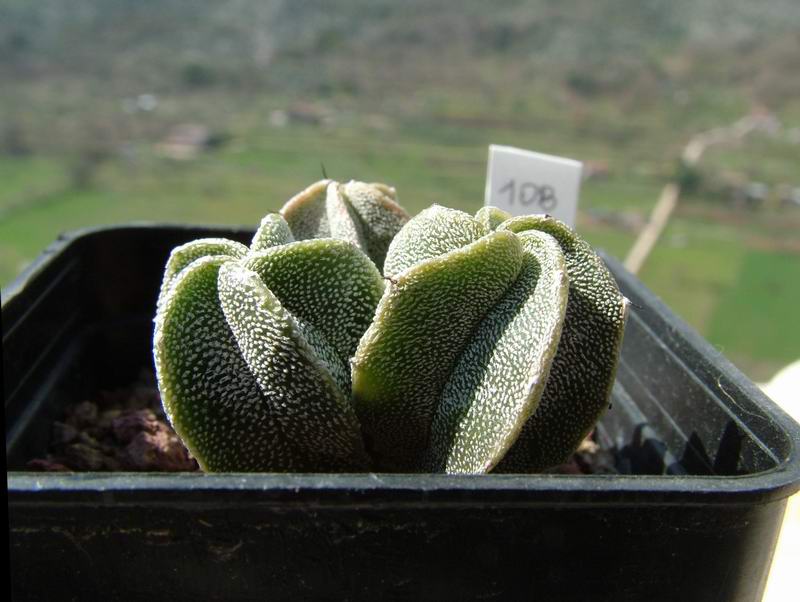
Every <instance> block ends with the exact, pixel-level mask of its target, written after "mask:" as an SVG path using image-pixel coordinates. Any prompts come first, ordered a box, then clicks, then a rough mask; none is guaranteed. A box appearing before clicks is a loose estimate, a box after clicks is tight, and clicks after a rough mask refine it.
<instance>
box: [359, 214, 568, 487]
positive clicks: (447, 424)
mask: <svg viewBox="0 0 800 602" xmlns="http://www.w3.org/2000/svg"><path fill="white" fill-rule="evenodd" d="M508 234H511V236H507V235H508ZM385 272H386V274H387V275H388V277H389V278H390V279H391V282H390V284H389V285H388V287H387V290H386V292H385V293H384V296H383V298H382V299H381V302H380V304H379V305H378V309H377V312H376V315H375V319H374V321H373V323H372V325H371V326H370V328H369V330H368V331H367V332H366V334H365V335H364V337H363V338H362V339H361V342H360V344H359V347H358V350H357V352H356V355H355V358H354V359H353V362H352V365H353V403H354V404H355V407H356V412H357V413H358V416H359V418H360V420H361V423H362V429H363V430H364V433H365V436H366V437H367V447H368V449H369V451H370V452H371V454H372V455H373V459H374V460H375V462H376V465H377V466H378V467H380V468H382V469H384V470H399V471H419V470H426V469H427V470H445V471H448V472H486V471H488V470H490V469H491V468H492V467H493V466H494V465H495V464H496V463H497V462H498V461H499V460H500V459H501V458H502V456H503V454H504V452H505V450H506V449H508V447H509V446H510V445H511V444H512V443H513V441H514V438H515V435H516V433H518V432H519V429H520V428H521V427H522V425H523V424H524V422H525V420H527V418H528V417H529V416H530V415H531V413H532V411H533V409H534V408H535V406H536V404H537V403H538V398H539V396H540V395H541V392H542V390H543V388H544V382H545V380H546V376H547V372H548V370H549V364H550V362H551V361H552V357H553V355H554V353H555V349H556V345H557V342H558V335H559V332H560V329H561V322H562V321H563V317H564V311H565V307H566V290H567V286H566V271H565V267H564V260H563V257H562V255H561V252H560V250H559V248H558V245H557V244H556V243H555V241H553V240H552V239H551V238H550V237H549V236H547V235H541V236H538V235H537V236H517V235H516V234H512V233H511V232H493V233H492V232H488V231H487V228H486V227H484V226H483V225H482V224H480V223H478V222H477V221H476V220H475V219H474V218H472V217H471V216H469V215H468V214H465V213H463V212H460V211H454V210H451V209H445V208H443V207H438V206H434V207H432V208H430V209H428V210H426V211H423V212H422V213H421V214H420V215H418V216H417V217H415V218H413V219H412V220H411V221H410V222H409V223H408V224H407V225H406V226H405V227H404V228H403V230H402V231H401V232H400V234H398V236H397V237H396V238H395V240H394V241H393V242H392V245H391V247H390V249H389V253H388V255H387V258H386V266H385Z"/></svg>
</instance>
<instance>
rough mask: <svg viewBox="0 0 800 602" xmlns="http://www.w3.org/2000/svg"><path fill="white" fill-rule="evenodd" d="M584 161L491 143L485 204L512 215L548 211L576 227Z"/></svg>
mask: <svg viewBox="0 0 800 602" xmlns="http://www.w3.org/2000/svg"><path fill="white" fill-rule="evenodd" d="M582 169H583V164H582V163H581V162H580V161H575V160H574V159H566V158H564V157H556V156H553V155H544V154H542V153H534V152H533V151H527V150H522V149H519V148H513V147H511V146H498V145H496V144H491V145H490V146H489V169H488V173H487V176H486V196H485V200H484V204H486V205H494V206H495V207H499V208H500V209H503V210H504V211H508V212H509V213H510V214H511V215H530V214H532V213H549V214H550V215H552V216H553V217H555V218H556V219H560V220H561V221H562V222H564V223H566V224H567V225H568V226H570V227H572V228H574V227H575V213H576V211H577V209H578V195H579V193H580V188H581V171H582Z"/></svg>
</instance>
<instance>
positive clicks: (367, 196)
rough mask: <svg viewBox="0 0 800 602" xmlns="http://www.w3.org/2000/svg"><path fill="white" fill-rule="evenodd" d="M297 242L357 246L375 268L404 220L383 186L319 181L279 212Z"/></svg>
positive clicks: (393, 196) (380, 264)
mask: <svg viewBox="0 0 800 602" xmlns="http://www.w3.org/2000/svg"><path fill="white" fill-rule="evenodd" d="M281 215H282V216H283V217H284V218H285V219H286V221H287V222H288V224H289V227H290V228H291V231H292V232H293V233H294V236H295V238H297V239H298V240H301V239H307V238H328V237H331V238H338V239H341V240H346V241H348V242H351V243H353V244H354V245H356V246H358V247H359V248H360V249H361V250H362V251H364V252H365V253H366V254H367V255H368V256H369V257H370V259H372V261H373V262H375V265H376V266H378V268H379V269H382V268H383V261H384V258H385V257H386V251H387V249H388V248H389V243H391V241H392V238H393V237H394V236H395V234H397V232H398V231H399V230H400V228H402V227H403V225H404V224H405V223H406V222H407V221H408V214H407V213H406V212H405V210H404V209H403V208H402V207H401V206H400V205H398V204H397V199H396V193H395V190H394V188H391V187H389V186H386V185H384V184H367V183H364V182H355V181H350V182H348V183H346V184H340V183H338V182H334V181H331V180H320V181H319V182H316V183H315V184H312V185H311V186H309V187H308V188H306V189H305V190H303V191H302V192H300V193H299V194H297V195H296V196H294V197H293V198H291V199H290V200H289V201H288V202H287V203H286V204H285V205H284V206H283V208H282V209H281Z"/></svg>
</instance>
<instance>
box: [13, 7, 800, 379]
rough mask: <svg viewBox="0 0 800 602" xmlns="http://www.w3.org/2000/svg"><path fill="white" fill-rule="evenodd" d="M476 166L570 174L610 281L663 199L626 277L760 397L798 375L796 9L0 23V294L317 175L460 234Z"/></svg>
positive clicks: (254, 209)
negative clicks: (613, 266) (641, 254)
mask: <svg viewBox="0 0 800 602" xmlns="http://www.w3.org/2000/svg"><path fill="white" fill-rule="evenodd" d="M489 143H498V144H509V145H514V146H520V147H523V148H529V149H533V150H537V151H541V152H546V153H552V154H563V155H566V156H569V157H574V158H576V159H579V160H581V161H584V162H585V165H586V175H587V176H588V177H587V179H586V181H585V183H584V186H583V190H582V196H581V208H580V212H579V219H578V228H579V230H580V232H581V233H582V234H583V235H585V236H586V237H587V238H588V239H589V240H590V241H591V242H592V243H594V244H595V245H598V246H601V247H603V248H605V249H606V250H607V251H609V252H610V253H611V254H613V255H616V256H617V257H619V258H620V259H625V258H626V257H627V255H628V253H629V251H630V249H631V247H632V245H633V243H634V241H635V240H636V238H637V236H638V235H639V233H640V232H641V231H642V230H643V228H644V226H645V225H646V223H647V221H648V219H649V216H650V212H651V211H652V209H653V207H654V206H655V204H656V202H657V200H658V198H659V195H660V193H661V190H662V188H663V187H664V186H665V185H666V184H667V183H669V182H677V183H679V184H680V186H681V189H680V196H679V199H678V203H677V206H676V208H675V210H674V211H673V212H672V213H671V215H670V218H669V220H668V221H667V223H666V227H665V228H664V230H663V232H662V234H661V236H660V237H659V238H658V240H657V243H656V245H655V247H654V249H653V251H652V252H651V253H650V254H649V256H647V257H646V259H645V260H644V262H643V264H642V267H641V269H640V270H639V275H640V277H641V278H642V280H643V281H644V282H645V283H646V284H647V285H648V286H649V287H651V288H652V289H653V290H654V291H655V292H656V293H657V294H658V295H660V296H661V297H662V298H663V299H664V300H665V301H666V303H667V304H668V305H670V306H671V307H672V308H673V309H674V310H675V311H676V312H677V313H678V314H680V315H681V316H682V317H683V318H685V319H686V320H687V321H688V322H690V323H691V324H692V325H693V326H694V327H695V328H697V329H698V330H699V331H700V332H701V333H702V334H704V335H705V336H706V337H707V338H708V339H709V340H710V341H711V342H712V343H713V344H714V345H716V346H717V347H718V348H719V349H720V350H721V351H722V352H723V353H724V354H725V355H727V356H728V357H729V358H731V359H732V360H733V361H734V362H735V363H736V364H738V365H739V366H740V367H741V368H742V369H743V370H744V371H745V372H746V373H747V374H748V375H749V376H750V377H752V378H753V379H754V380H756V381H763V380H767V379H768V378H769V377H770V376H771V375H772V374H773V373H775V372H776V371H777V370H778V369H779V368H781V367H782V366H784V365H786V364H788V363H789V362H791V361H792V360H794V359H796V358H797V357H800V318H799V317H798V307H800V304H799V303H798V301H800V169H798V168H799V167H800V3H798V2H797V1H796V0H762V1H761V2H750V1H744V0H742V1H736V0H697V1H694V2H673V1H669V0H595V1H593V2H579V1H572V0H558V1H555V0H553V1H548V0H531V1H505V2H484V1H466V2H464V1H462V2H440V1H416V0H414V1H405V2H395V1H390V0H346V1H340V2H335V3H333V2H326V1H324V0H317V1H294V2H289V1H286V2H263V1H260V0H229V1H210V0H209V1H198V0H157V1H156V0H70V1H69V2H64V1H63V0H38V1H37V2H29V1H27V0H0V282H1V283H2V284H4V285H5V284H8V283H9V282H10V281H11V280H12V279H13V278H14V277H15V275H16V274H17V273H18V272H19V271H20V270H21V269H22V268H23V267H24V266H25V265H26V264H27V263H28V262H30V261H31V260H32V259H33V258H34V257H35V256H36V255H37V254H38V253H39V252H40V251H41V250H42V249H43V248H44V247H45V246H46V245H47V244H48V243H49V242H51V241H52V240H53V239H54V238H55V237H56V236H57V234H58V233H59V232H61V231H64V230H67V229H72V228H80V227H84V226H88V225H94V224H109V223H117V222H125V221H131V220H154V221H173V222H197V223H217V224H229V223H236V224H252V225H255V224H256V223H257V222H258V221H259V219H260V218H261V216H262V215H263V214H265V213H267V212H268V211H274V210H276V209H278V208H279V207H280V205H281V204H282V203H283V202H284V201H285V200H286V199H288V198H289V197H290V196H291V195H292V194H293V193H294V192H296V191H298V190H300V189H301V188H303V187H304V186H306V185H307V184H309V183H311V182H312V181H314V180H316V179H319V178H320V177H321V164H324V167H325V170H326V171H327V173H328V175H329V176H330V177H333V178H335V179H340V180H347V179H350V178H355V179H361V180H379V181H384V182H387V183H389V184H392V185H394V186H396V187H397V189H398V191H399V196H400V200H401V202H402V203H403V204H404V205H405V206H406V207H407V208H408V209H409V210H410V211H411V212H416V211H418V210H420V209H422V208H423V207H426V206H427V205H429V204H430V203H432V202H439V203H443V204H446V205H449V206H453V207H458V208H462V209H465V210H469V211H474V210H476V209H477V208H478V207H479V206H480V205H481V204H482V202H483V190H484V178H485V173H486V168H485V165H486V157H487V145H488V144H489ZM690 143H694V145H695V146H694V150H693V151H692V150H691V149H690V154H691V152H695V155H697V152H696V151H697V150H698V148H699V147H698V144H699V145H700V147H702V148H701V149H700V150H701V151H703V152H701V153H700V155H699V156H694V159H693V160H692V161H685V160H684V161H682V160H681V156H682V155H684V156H685V152H686V150H687V149H686V146H687V144H690ZM690 146H691V144H690Z"/></svg>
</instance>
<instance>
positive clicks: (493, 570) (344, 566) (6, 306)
mask: <svg viewBox="0 0 800 602" xmlns="http://www.w3.org/2000/svg"><path fill="white" fill-rule="evenodd" d="M251 235H252V232H251V231H248V230H243V229H238V230H237V229H212V228H198V227H181V226H164V225H135V226H126V227H114V228H104V229H96V230H90V231H83V232H78V233H72V234H68V235H65V236H63V237H62V238H61V239H59V240H58V241H57V242H56V243H55V244H53V245H52V246H51V247H50V248H48V249H47V250H46V251H45V253H44V254H43V255H42V257H40V258H39V259H38V260H37V261H36V262H35V263H34V264H33V266H31V268H29V269H28V270H27V271H26V272H25V273H24V274H23V275H22V276H21V277H20V278H19V279H18V280H17V281H16V282H15V283H14V284H13V285H11V286H10V287H9V289H8V290H6V291H5V292H4V294H3V309H2V320H3V370H4V377H5V378H4V390H5V412H6V414H5V416H6V454H7V469H8V511H9V533H10V547H9V550H10V556H11V560H10V569H11V586H12V588H11V589H12V598H13V599H15V600H48V601H54V600H112V599H126V600H139V599H141V600H154V599H165V600H167V599H168V600H173V601H178V600H192V601H195V600H247V599H270V600H283V599H292V600H294V599H354V600H355V599H363V600H379V599H420V600H441V599H457V600H468V599H475V600H478V599H480V600H485V599H492V600H494V599H508V600H519V599H524V598H535V599H543V600H556V599H558V600H586V599H592V600H711V599H714V600H726V601H734V600H759V599H760V597H761V594H762V591H763V588H764V584H765V579H766V575H767V572H768V569H769V565H770V560H771V556H772V552H773V549H774V545H775V541H776V538H777V535H778V531H779V528H780V522H781V519H782V516H783V511H784V507H785V504H786V498H787V497H788V496H789V495H790V494H791V493H793V492H794V491H796V490H797V489H798V488H799V487H800V461H799V460H798V432H799V431H798V426H797V425H796V424H795V423H794V422H792V421H791V419H790V418H788V417H787V416H786V415H785V414H784V413H783V412H782V411H780V410H779V409H778V408H777V407H776V406H775V405H774V404H773V403H772V402H771V401H769V400H768V399H767V398H766V397H764V395H762V394H761V392H760V391H759V390H758V389H757V388H756V387H755V386H754V385H753V384H752V383H750V382H749V381H748V380H747V379H746V378H745V377H744V376H743V375H742V374H741V373H740V372H739V371H738V370H737V369H736V368H734V367H733V366H732V365H731V364H730V363H728V362H727V361H726V360H725V359H724V358H723V357H721V356H720V354H719V353H718V352H716V351H715V350H714V349H713V348H712V347H711V346H710V345H708V344H707V343H706V342H705V341H703V340H702V339H701V338H700V337H699V336H698V335H697V334H695V333H694V332H693V331H691V330H690V329H689V328H688V327H687V326H686V325H685V324H684V323H683V322H682V321H681V320H679V319H678V318H676V317H675V316H674V315H673V314H672V313H671V312H670V311H669V310H668V309H667V308H666V307H665V306H664V305H663V304H662V303H660V302H659V301H658V300H657V299H656V298H655V297H654V296H653V295H652V294H651V293H650V292H649V291H648V290H647V289H645V287H644V286H642V284H641V283H640V282H639V281H638V280H636V279H635V278H633V277H632V276H630V275H629V274H627V273H626V272H625V271H624V270H623V269H622V268H621V267H620V266H619V265H618V264H617V263H616V262H615V261H613V260H608V263H609V265H610V267H611V269H612V271H613V272H614V273H615V275H616V277H617V279H618V281H619V283H620V286H621V288H622V290H623V292H624V294H625V295H627V296H628V297H629V298H630V299H631V300H632V302H633V304H634V305H633V311H632V312H631V316H630V320H629V323H628V327H627V331H626V335H625V342H624V347H623V351H622V359H621V363H620V367H619V371H618V377H617V383H616V386H615V388H614V392H613V399H612V402H613V407H612V409H611V410H610V411H609V412H608V413H607V414H606V416H605V417H604V419H603V421H602V423H601V425H600V427H599V430H598V433H599V437H600V439H601V443H602V444H603V445H604V446H606V447H610V448H613V449H614V450H615V453H616V456H617V463H618V465H619V467H620V469H621V471H622V473H623V474H620V475H591V476H572V475H554V474H543V475H519V476H517V475H502V476H501V475H497V476H493V475H488V476H476V477H451V476H442V475H375V474H355V475H350V474H333V475H298V474H213V475H204V474H192V473H181V474H152V473H149V474H146V473H31V472H25V464H26V461H27V460H28V459H30V458H33V457H36V456H41V455H42V454H43V453H44V452H45V450H46V447H47V443H48V438H49V430H50V425H51V423H52V421H53V419H54V418H56V417H58V415H59V413H60V412H61V411H62V409H63V407H64V405H65V404H66V403H68V402H70V401H75V400H79V399H82V398H84V397H85V396H87V395H88V394H90V393H91V392H93V391H97V390H98V389H102V388H109V387H115V386H120V385H125V384H127V383H129V382H131V381H132V380H133V379H134V378H135V376H136V374H137V373H138V371H139V370H140V369H141V368H142V367H148V366H151V365H152V358H151V351H150V343H151V336H152V318H153V314H154V307H155V300H156V296H157V292H158V287H159V284H160V279H161V274H162V269H163V266H164V263H165V261H166V258H167V256H168V254H169V252H170V250H171V249H172V248H173V247H175V246H176V245H178V244H181V243H184V242H187V241H189V240H193V239H196V238H200V237H204V236H226V237H229V238H233V239H236V240H239V241H242V242H248V240H249V238H250V237H251Z"/></svg>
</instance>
